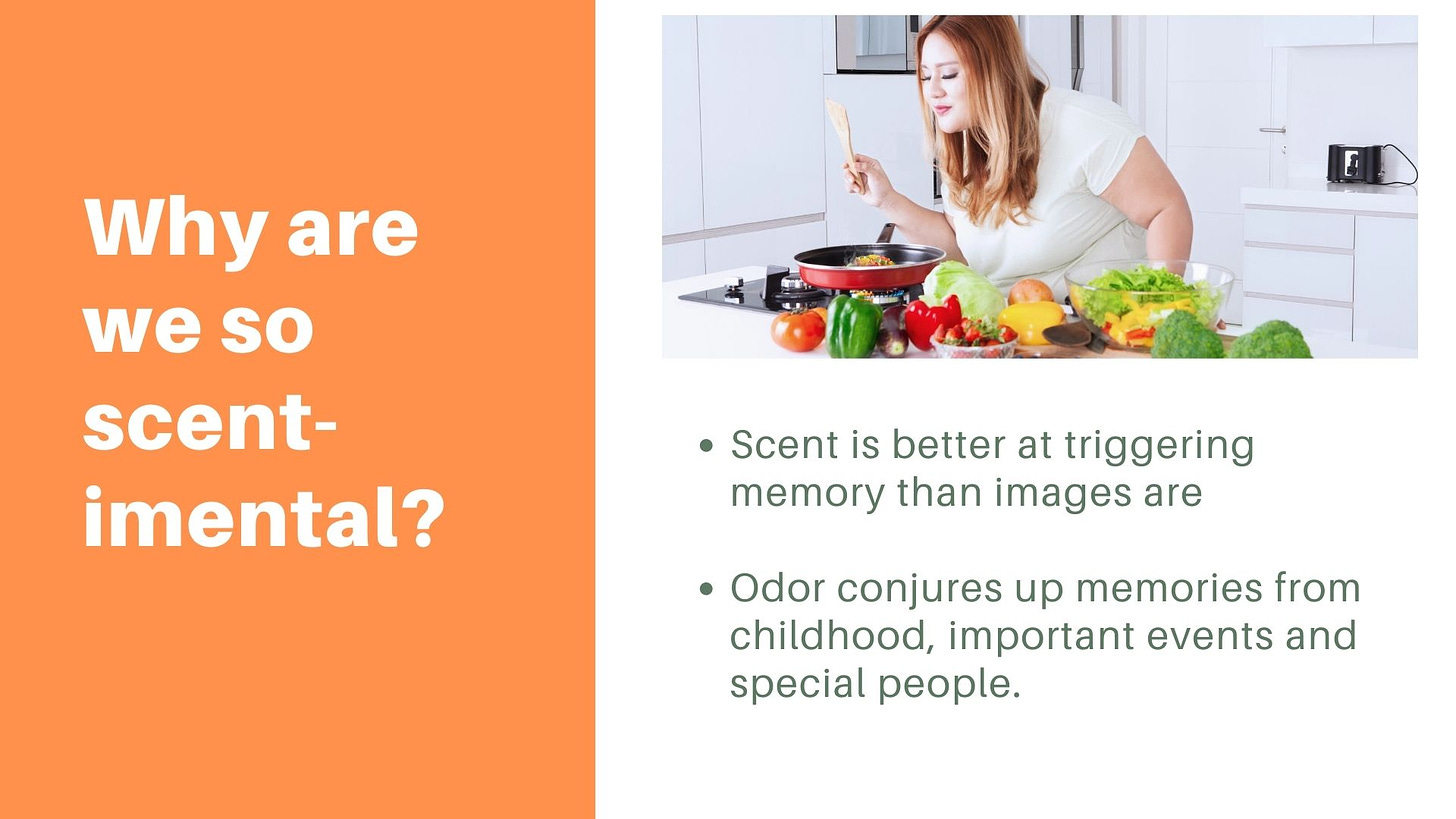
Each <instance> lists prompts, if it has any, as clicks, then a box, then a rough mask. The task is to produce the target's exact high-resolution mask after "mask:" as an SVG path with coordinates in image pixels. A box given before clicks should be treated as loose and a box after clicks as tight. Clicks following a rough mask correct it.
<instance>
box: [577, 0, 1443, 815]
mask: <svg viewBox="0 0 1456 819" xmlns="http://www.w3.org/2000/svg"><path fill="white" fill-rule="evenodd" d="M1355 9H1356V7H1355V6H1354V5H1353V4H1345V5H1340V6H1328V5H1321V6H1319V7H1318V8H1317V9H1314V8H1313V7H1311V9H1310V10H1311V11H1318V12H1322V13H1354V12H1355ZM1163 10H1164V11H1165V10H1166V9H1163ZM1196 10H1197V9H1191V8H1190V9H1188V11H1189V12H1190V13H1191V12H1193V11H1196ZM1213 10H1214V9H1204V11H1213ZM1256 10H1257V12H1258V13H1263V12H1265V11H1269V10H1270V9H1268V8H1267V7H1265V6H1258V7H1256V6H1253V5H1252V4H1250V5H1249V7H1248V8H1223V7H1220V8H1219V9H1217V11H1228V12H1244V13H1249V12H1254V11H1256ZM1304 10H1305V9H1301V8H1298V7H1291V8H1290V13H1297V12H1300V11H1304ZM726 11H732V12H735V13H740V12H741V13H787V12H791V11H792V12H796V13H812V14H823V13H834V12H839V13H850V12H869V11H874V12H876V13H883V12H886V11H895V10H893V9H887V8H883V7H879V8H872V7H865V6H863V5H855V4H850V5H849V6H845V7H837V6H830V5H828V4H822V3H798V4H786V3H783V2H779V3H772V4H769V3H747V4H734V5H732V6H731V8H730V7H729V6H727V5H725V4H706V5H696V6H675V5H667V4H658V5H656V6H653V5H646V6H634V7H627V6H615V7H603V8H600V9H599V11H598V16H597V32H598V34H597V37H598V53H597V59H598V68H597V88H598V101H597V139H598V156H597V210H598V214H597V225H596V235H597V245H598V259H597V262H598V268H597V275H598V289H597V310H598V312H597V322H598V338H597V355H598V372H597V384H596V387H597V423H598V428H597V453H596V455H597V474H598V487H597V500H596V503H597V520H598V532H597V598H596V604H597V620H596V628H597V635H598V638H597V680H596V683H597V743H598V756H597V789H598V805H599V812H600V815H602V816H613V817H617V816H620V817H648V816H652V817H656V816H674V817H677V816H766V817H777V816H798V815H808V816H828V815H837V816H918V815H930V814H944V815H958V816H963V815H971V814H978V815H990V816H1007V815H1016V816H1022V815H1028V816H1037V815H1054V814H1064V813H1071V812H1075V813H1077V814H1091V815H1117V816H1196V815H1208V816H1215V815H1217V816H1225V815H1230V814H1235V813H1237V814H1241V815H1249V816H1271V815H1276V814H1285V815H1295V816H1303V815H1321V816H1371V815H1380V816H1401V815H1422V816H1431V815H1442V814H1443V813H1449V811H1450V809H1451V805H1452V794H1451V785H1450V780H1451V777H1450V772H1451V770H1452V767H1453V766H1452V762H1453V760H1452V757H1451V752H1450V748H1451V742H1450V736H1451V729H1452V727H1453V726H1452V719H1451V716H1452V713H1451V706H1450V701H1451V698H1450V695H1449V688H1450V677H1449V669H1450V667H1451V662H1450V656H1451V652H1452V648H1451V646H1452V639H1451V629H1452V627H1453V626H1456V618H1453V616H1452V606H1451V603H1450V600H1451V590H1452V588H1453V585H1452V578H1451V573H1452V569H1453V565H1452V564H1453V561H1452V559H1451V540H1452V538H1451V535H1450V531H1451V530H1450V527H1449V525H1448V510H1449V509H1451V508H1452V499H1451V497H1450V492H1451V486H1452V481H1451V479H1450V473H1449V467H1450V465H1451V463H1452V460H1451V456H1452V454H1453V448H1452V446H1451V443H1450V437H1449V436H1450V424H1449V419H1450V417H1451V407H1452V404H1451V403H1450V401H1449V396H1450V393H1451V389H1450V383H1451V379H1452V376H1453V368H1452V357H1451V353H1452V345H1451V342H1450V336H1449V334H1448V332H1449V331H1448V330H1447V329H1446V328H1447V327H1448V326H1449V319H1448V318H1447V313H1448V308H1447V305H1449V304H1450V303H1451V298H1452V287H1451V284H1450V276H1448V275H1447V273H1448V270H1449V264H1448V263H1446V260H1445V258H1444V251H1445V249H1444V246H1443V244H1442V242H1441V240H1440V236H1441V231H1440V230H1439V229H1432V230H1428V231H1427V232H1426V234H1425V241H1423V243H1422V247H1421V265H1420V269H1421V270H1422V271H1423V273H1422V280H1421V283H1420V288H1421V290H1420V292H1421V317H1420V327H1421V334H1422V338H1421V339H1420V351H1421V354H1420V358H1419V359H1418V360H1415V361H1358V360H1355V361H1316V362H1312V363H1311V362H1306V363H1299V364H1296V363H1286V362H1238V363H1232V362H1180V363H1179V364H1178V365H1177V366H1172V365H1170V366H1154V365H1149V364H1148V363H1145V362H1117V361H1104V362H1095V363H1093V362H1076V361H1071V362H1057V361H1044V362H1035V363H1033V362H1028V361H1017V362H1004V363H996V362H950V363H946V362H940V361H885V360H871V361H868V362H858V363H853V362H837V361H817V360H816V361H808V360H804V361H753V360H742V361H712V362H708V361H692V360H687V361H675V360H664V359H663V358H661V354H660V351H661V350H662V346H661V338H660V327H659V322H660V315H659V310H658V299H657V298H655V297H654V298H643V295H642V294H643V293H648V294H655V292H656V288H657V287H658V283H659V282H660V271H659V270H656V269H654V268H655V264H656V261H657V260H658V259H659V258H660V256H661V254H660V237H659V235H658V226H659V225H660V223H661V218H660V217H661V211H660V202H659V193H660V191H661V190H662V187H661V184H660V181H661V180H660V177H659V174H660V168H661V156H660V146H659V135H660V133H661V127H660V122H661V120H660V89H661V87H662V83H661V68H660V56H659V53H658V48H659V44H660V39H661V38H660V15H661V14H663V13H714V12H718V13H722V12H726ZM1015 11H1017V12H1018V13H1020V12H1026V13H1062V12H1069V11H1077V9H1075V8H1069V7H1068V6H1067V4H1038V5H1028V4H1023V5H1022V6H1018V7H1017V8H1016V9H1015ZM1119 11H1126V12H1128V13H1147V12H1154V11H1155V10H1154V9H1152V8H1129V9H1119ZM1396 11H1403V12H1404V11H1407V10H1406V9H1404V8H1403V9H1398V10H1396ZM1450 38H1451V28H1450V26H1449V24H1448V22H1447V16H1446V15H1444V14H1436V13H1433V12H1432V13H1426V14H1423V15H1422V18H1421V41H1422V44H1423V46H1424V48H1423V49H1422V51H1421V57H1420V59H1421V65H1420V74H1421V76H1422V77H1423V78H1426V79H1425V81H1424V82H1423V83H1422V84H1421V96H1422V99H1421V102H1422V105H1421V110H1422V112H1423V117H1422V120H1421V123H1420V128H1421V130H1422V132H1423V136H1424V137H1425V139H1424V140H1423V141H1424V142H1426V144H1427V146H1430V145H1438V144H1440V142H1438V141H1435V140H1433V139H1432V137H1433V136H1440V135H1442V134H1449V133H1451V131H1450V130H1449V126H1450V123H1449V113H1448V111H1449V105H1445V104H1443V103H1441V101H1440V100H1439V99H1437V97H1438V96H1439V95H1441V94H1442V84H1441V82H1440V81H1439V80H1438V79H1437V78H1439V77H1447V76H1451V66H1450V59H1449V56H1448V55H1449V52H1450V49H1447V48H1442V47H1441V46H1440V44H1441V43H1443V42H1447V41H1448V40H1449V39H1450ZM1447 156H1448V154H1447V153H1446V152H1444V151H1440V150H1431V149H1429V148H1428V150H1427V151H1426V153H1425V155H1424V156H1423V157H1422V171H1423V174H1422V191H1421V195H1422V199H1423V201H1422V214H1421V216H1422V220H1423V221H1424V222H1425V223H1426V224H1427V225H1428V226H1439V225H1442V224H1447V223H1449V217H1450V202H1449V199H1448V198H1447V197H1449V193H1448V191H1449V184H1448V183H1447V182H1446V180H1447V179H1449V175H1448V174H1449V167H1448V165H1449V162H1448V160H1447ZM632 260H648V266H647V267H646V268H644V267H643V266H642V265H641V264H636V263H633V261H632ZM765 331H767V322H765ZM895 427H900V428H901V429H905V430H913V431H914V432H916V433H917V434H933V433H936V432H939V431H942V430H946V429H950V430H955V431H965V432H967V433H977V434H1005V435H1019V434H1023V433H1039V432H1040V431H1042V430H1048V431H1051V432H1053V433H1054V434H1055V433H1057V432H1058V431H1061V430H1065V429H1075V430H1078V431H1090V430H1091V429H1101V430H1103V431H1104V432H1118V433H1125V434H1188V433H1191V432H1193V431H1194V430H1197V429H1201V430H1203V431H1204V432H1208V433H1222V434H1228V435H1235V434H1248V435H1253V436H1255V437H1256V458H1255V463H1254V465H1253V466H1251V467H1248V468H1246V469H1237V468H1234V467H1232V466H1230V465H1227V464H1223V463H1218V462H1202V463H1191V464H1182V465H1179V464H1174V465H1169V466H1165V467H1150V468H1147V469H1134V468H1132V467H1123V468H1120V469H1112V468H1107V467H1103V468H1096V467H1093V466H1090V465H1085V464H1083V465H1075V464H1069V463H1067V462H1065V461H1062V460H1058V461H1055V462H1049V463H1047V464H1043V465H1041V468H1040V469H1037V468H1035V465H1033V464H1027V463H1021V462H1016V461H1014V460H1008V461H1003V462H1001V463H980V464H978V463H975V462H944V461H942V462H937V463H935V464H924V463H918V462H894V461H890V460H888V459H882V460H879V461H873V462H871V461H852V460H848V459H847V458H842V459H840V460H838V461H827V462H800V463H783V462H753V461H738V460H735V459H734V458H733V457H732V456H731V447H730V446H729V438H730V436H731V435H732V433H733V431H734V430H736V429H749V430H752V431H754V432H755V433H760V434H774V435H793V434H815V433H817V434H823V433H827V432H829V431H831V430H833V431H837V432H839V433H840V434H841V435H842V436H847V435H848V433H849V432H850V430H852V429H859V430H860V431H861V432H872V433H876V434H880V435H882V436H888V435H889V433H890V431H891V430H892V429H894V428H895ZM703 437H710V438H712V439H714V440H715V441H716V442H717V447H716V448H715V449H714V450H713V451H712V452H711V453H707V454H705V453H702V452H701V451H699V449H698V440H699V439H700V438H703ZM911 474H918V475H921V476H922V477H930V478H932V479H935V480H944V481H955V482H959V481H980V482H983V483H989V482H991V481H993V480H994V477H995V476H996V475H1003V476H1005V477H1008V478H1019V479H1023V480H1028V479H1034V480H1039V481H1041V482H1060V483H1066V482H1070V481H1079V480H1080V481H1088V482H1096V481H1105V482H1109V483H1117V482H1126V483H1130V484H1134V485H1141V484H1143V483H1146V482H1148V481H1153V480H1174V481H1180V482H1182V481H1196V482H1199V483H1201V484H1202V485H1203V488H1204V492H1205V498H1206V499H1205V501H1204V503H1203V504H1202V505H1201V506H1200V507H1198V508H1197V509H1192V510H1176V511H1157V510H1146V509H1132V510H1100V511H1099V510H1089V511H1088V512H1086V513H1084V514H1082V515H1069V514H1066V513H1065V512H1061V511H1057V510H1025V511H1023V512H1019V513H1013V512H1010V511H1003V510H996V509H984V508H983V509H979V510H939V511H920V512H915V511H912V510H904V509H898V508H893V507H888V506H887V505H882V507H881V510H880V512H879V513H877V514H876V515H874V516H872V517H871V516H865V515H863V514H861V513H858V512H855V511H852V510H822V511H815V510H791V509H779V510H772V509H769V510H757V511H744V510H737V511H735V510H733V509H731V508H729V507H728V502H727V501H728V487H729V485H730V484H731V483H733V482H734V481H741V480H757V481H762V482H771V481H788V480H789V479H791V478H792V479H794V480H801V481H819V482H831V481H838V482H859V481H872V482H882V481H883V482H892V481H894V480H895V479H898V478H900V477H907V476H908V475H911ZM887 498H888V496H887ZM1280 569H1285V570H1288V571H1290V572H1291V573H1293V574H1295V575H1298V576H1302V577H1319V578H1336V577H1339V578H1357V579H1358V580H1359V581H1360V586H1361V593H1362V602H1361V603H1360V604H1359V605H1357V606H1330V605H1313V604H1304V605H1289V604H1284V605H1278V604H1275V603H1273V602H1272V595H1267V594H1266V598H1265V602H1264V603H1261V604H1256V605H1250V604H1211V605H1204V606H1196V605H1169V606H1135V607H1087V606H1077V605H1075V604H1072V603H1066V602H1064V603H1062V604H1060V605H1059V606H1056V607H1054V608H1053V609H1052V610H1050V611H1048V612H1046V613H1045V614H1041V613H1039V612H1037V611H1035V610H1032V609H1026V608H1024V607H1022V606H1020V605H1019V604H1016V603H1014V602H1013V601H1010V600H1009V599H1008V600H1006V601H1004V602H1002V603H1001V604H997V605H995V606H985V607H982V606H973V605H964V604H963V605H960V606H956V607H954V608H946V607H936V608H930V609H925V610H923V611H917V612H915V613H908V612H905V611H903V610H901V609H896V608H891V607H845V606H832V605H824V606H818V607H810V606H802V605H801V606H794V605H788V604H785V605H778V606H775V605H769V604H761V603H755V604H741V603H736V602H734V601H733V599H732V597H731V596H730V595H729V594H728V586H729V583H730V581H731V579H732V577H733V576H734V575H735V574H737V573H739V572H745V571H747V572H754V573H757V574H760V575H770V574H774V573H777V572H779V571H783V572H785V573H786V574H787V575H788V576H790V577H808V578H826V579H832V580H837V579H839V578H842V577H878V578H888V577H908V576H909V574H910V573H911V572H916V573H918V574H919V575H920V576H921V577H958V578H989V577H998V578H1001V579H1002V580H1003V582H1004V583H1006V584H1007V586H1008V587H1009V585H1010V584H1011V583H1012V582H1013V581H1014V580H1015V579H1016V578H1033V577H1048V576H1050V577H1058V578H1062V579H1065V580H1071V579H1075V578H1077V577H1081V576H1096V577H1106V578H1116V577H1129V578H1137V577H1161V578H1168V579H1173V578H1177V577H1188V578H1199V577H1207V576H1209V575H1211V574H1212V573H1214V572H1217V573H1218V575H1219V577H1220V578H1251V577H1253V578H1259V579H1260V580H1262V581H1264V584H1265V591H1266V593H1268V592H1272V578H1273V575H1274V573H1276V572H1277V571H1279V570H1280ZM704 580H707V581H711V582H712V583H713V584H714V585H715V587H716V589H717V590H716V591H715V592H714V594H713V595H712V596H710V597H703V596H702V595H700V594H699V592H698V584H699V583H701V582H702V581H704ZM1008 598H1009V595H1008ZM922 616H923V617H925V618H926V620H927V624H928V625H930V626H931V627H932V628H933V626H934V625H938V624H941V623H943V622H944V621H945V620H947V619H950V618H954V619H957V620H958V622H962V623H969V622H978V623H989V624H1000V623H1007V624H1021V625H1034V624H1037V623H1043V624H1060V623H1062V622H1064V621H1071V622H1073V623H1074V624H1078V623H1085V624H1089V625H1100V624H1118V623H1121V622H1123V621H1126V620H1131V621H1133V622H1134V623H1135V624H1136V625H1137V626H1139V631H1142V630H1143V629H1144V628H1145V627H1146V626H1150V625H1163V624H1165V625H1170V626H1188V625H1210V626H1217V625H1225V624H1232V625H1238V624H1242V623H1243V622H1245V621H1248V622H1252V623H1256V624H1267V625H1270V626H1273V627H1275V630H1276V634H1278V633H1282V630H1283V628H1284V627H1287V626H1289V625H1293V624H1296V623H1314V624H1322V625H1331V626H1334V625H1339V624H1342V623H1347V622H1348V621H1349V620H1350V619H1352V618H1353V619H1356V620H1357V621H1358V623H1359V625H1358V629H1359V631H1358V639H1359V648H1358V650H1356V651H1354V652H1333V651H1331V652H1323V651H1319V652H1306V653H1302V654H1297V653H1291V652H1285V651H1282V650H1280V651H1269V652H1242V651H1238V652H1235V651H1223V652H1219V651H1208V652H1195V651H1185V652H1174V651H1165V652H1161V653H1158V652H1152V651H1148V650H1146V649H1142V648H1139V649H1136V650H1134V651H1132V652H1117V653H1096V652H1084V653H1066V652H1060V651H1057V652H1046V651H1043V652H1036V653H1020V654H1016V655H1011V656H1009V657H1007V658H1005V659H1001V660H997V659H996V658H995V657H994V656H987V655H984V654H971V653H967V652H949V651H945V650H944V647H943V646H942V647H939V648H937V650H936V653H935V654H933V655H931V656H930V657H924V656H916V655H909V654H902V653H896V654H892V655H889V656H885V655H883V654H880V653H876V652H868V653H860V652H852V651H851V652H815V653H807V652H805V653H788V652H757V653H755V652H736V651H733V650H731V649H730V648H729V647H728V632H729V630H730V629H731V628H732V627H733V626H735V625H740V624H751V623H752V621H753V620H754V618H761V619H764V620H768V621H772V622H777V620H778V619H782V618H787V617H798V618H800V619H810V620H812V619H817V618H821V617H822V618H830V617H834V618H836V619H840V620H843V621H846V622H851V623H858V622H864V623H884V624H892V623H894V624H903V623H904V622H907V621H913V620H915V619H918V618H920V617H922ZM931 637H932V638H933V639H935V640H936V642H937V643H943V642H944V640H943V635H942V634H941V633H940V632H938V631H935V630H932V632H931ZM860 665H862V666H865V667H866V669H867V672H869V673H871V674H873V673H874V672H876V671H881V670H884V671H900V672H905V673H912V672H924V673H956V672H958V671H965V670H970V671H974V670H975V669H976V668H978V667H980V666H982V665H985V666H986V667H987V669H988V672H990V673H1003V674H1006V675H1008V676H1010V677H1011V679H1012V685H1013V688H1014V689H1015V690H1017V691H1019V692H1020V693H1021V694H1022V696H1021V697H1019V698H1016V699H1010V698H1008V699H1004V700H980V699H977V700H975V701H974V702H970V703H966V704H962V705H960V706H953V705H951V704H950V703H949V701H946V700H932V699H929V698H923V699H920V700H901V701H897V702H894V703H892V704H891V705H889V706H887V707H883V708H882V707H879V706H877V705H875V704H874V701H873V700H872V699H870V700H835V699H810V700H804V699H794V700H787V701H778V702H771V703H766V704H761V705H758V706H756V707H755V706H750V705H749V704H748V703H747V702H746V701H743V700H736V699H733V698H732V697H730V696H729V678H730V677H731V676H732V675H733V674H738V673H748V674H751V673H765V672H781V673H813V672H815V671H822V669H823V668H825V667H828V668H831V669H835V670H836V671H838V670H839V669H841V668H843V669H846V670H852V669H853V668H854V667H855V666H860Z"/></svg>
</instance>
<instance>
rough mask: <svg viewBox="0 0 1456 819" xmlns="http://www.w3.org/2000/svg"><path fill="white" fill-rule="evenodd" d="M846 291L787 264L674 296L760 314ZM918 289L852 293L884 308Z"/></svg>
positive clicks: (813, 303)
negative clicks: (802, 275) (818, 283)
mask: <svg viewBox="0 0 1456 819" xmlns="http://www.w3.org/2000/svg"><path fill="white" fill-rule="evenodd" d="M849 292H850V291H848V290H824V289H820V288H818V287H814V286H813V285H810V284H808V283H807V282H805V281H804V280H803V279H801V278H799V275H798V274H797V273H793V272H791V271H790V270H789V269H788V268H787V267H779V266H777V265H769V266H768V271H767V275H766V276H765V277H764V278H762V279H752V280H749V281H744V280H743V279H742V278H741V277H733V278H730V279H728V280H727V281H725V282H724V283H723V286H722V287H714V288H712V289H711V290H701V291H699V292H697V293H688V294H687V295H683V296H678V298H680V299H682V300H683V301H695V302H699V303H701V304H716V305H719V306H721V307H736V308H738V309H740V310H756V311H758V312H760V313H780V312H783V311H785V310H808V309H811V308H814V307H828V306H829V302H830V300H832V299H833V298H834V297H835V296H838V295H840V294H841V293H849ZM922 292H923V289H922V288H921V286H920V285H918V284H915V285H911V286H910V287H907V288H905V289H903V290H871V291H854V294H855V295H861V297H867V298H868V299H869V300H870V301H873V302H874V303H876V304H879V305H881V306H885V307H888V306H890V305H893V304H903V303H905V302H908V301H912V300H914V299H917V298H919V297H920V295H921V293H922Z"/></svg>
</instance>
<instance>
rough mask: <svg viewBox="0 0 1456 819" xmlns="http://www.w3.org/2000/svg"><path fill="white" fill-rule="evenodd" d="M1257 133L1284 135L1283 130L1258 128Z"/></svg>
mask: <svg viewBox="0 0 1456 819" xmlns="http://www.w3.org/2000/svg"><path fill="white" fill-rule="evenodd" d="M1259 133H1261V134H1282V133H1284V129H1283V128H1260V129H1259Z"/></svg>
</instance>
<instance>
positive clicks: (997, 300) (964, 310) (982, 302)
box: [922, 260, 1006, 319]
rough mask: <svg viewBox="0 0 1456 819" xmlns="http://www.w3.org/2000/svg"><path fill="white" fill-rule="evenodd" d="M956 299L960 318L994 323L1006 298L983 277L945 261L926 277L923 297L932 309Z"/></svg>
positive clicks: (1003, 306)
mask: <svg viewBox="0 0 1456 819" xmlns="http://www.w3.org/2000/svg"><path fill="white" fill-rule="evenodd" d="M952 294H954V295H955V297H956V298H957V299H959V300H960V303H961V315H963V316H965V317H966V318H974V319H984V318H989V319H994V318H996V316H997V315H998V314H1000V312H1001V311H1002V310H1003V309H1005V307H1006V297H1005V296H1003V295H1001V291H1000V290H997V289H996V285H994V284H991V282H989V281H987V280H986V277H985V276H982V275H981V274H979V273H977V272H976V271H974V270H972V269H970V268H969V267H966V266H965V265H963V264H961V263H960V262H953V261H950V260H946V261H943V262H941V263H940V264H938V265H936V266H935V269H934V270H931V271H930V275H929V276H926V277H925V295H924V296H923V297H922V298H924V299H925V301H927V302H930V304H931V305H938V304H943V303H945V300H946V298H948V297H949V296H951V295H952Z"/></svg>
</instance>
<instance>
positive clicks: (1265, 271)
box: [1244, 247, 1355, 302]
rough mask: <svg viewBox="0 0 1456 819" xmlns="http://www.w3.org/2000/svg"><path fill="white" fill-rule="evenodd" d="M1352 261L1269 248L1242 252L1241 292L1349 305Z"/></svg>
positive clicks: (1332, 256) (1325, 254) (1327, 254)
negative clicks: (1242, 279)
mask: <svg viewBox="0 0 1456 819" xmlns="http://www.w3.org/2000/svg"><path fill="white" fill-rule="evenodd" d="M1354 285H1355V257H1354V256H1346V255H1344V254H1342V253H1313V252H1308V251H1301V250H1278V249H1275V248H1270V247H1245V248H1244V292H1246V293H1264V294H1267V295H1271V296H1296V297H1299V298H1304V299H1322V300H1324V301H1343V302H1348V301H1350V299H1351V297H1352V295H1353V294H1354Z"/></svg>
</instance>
